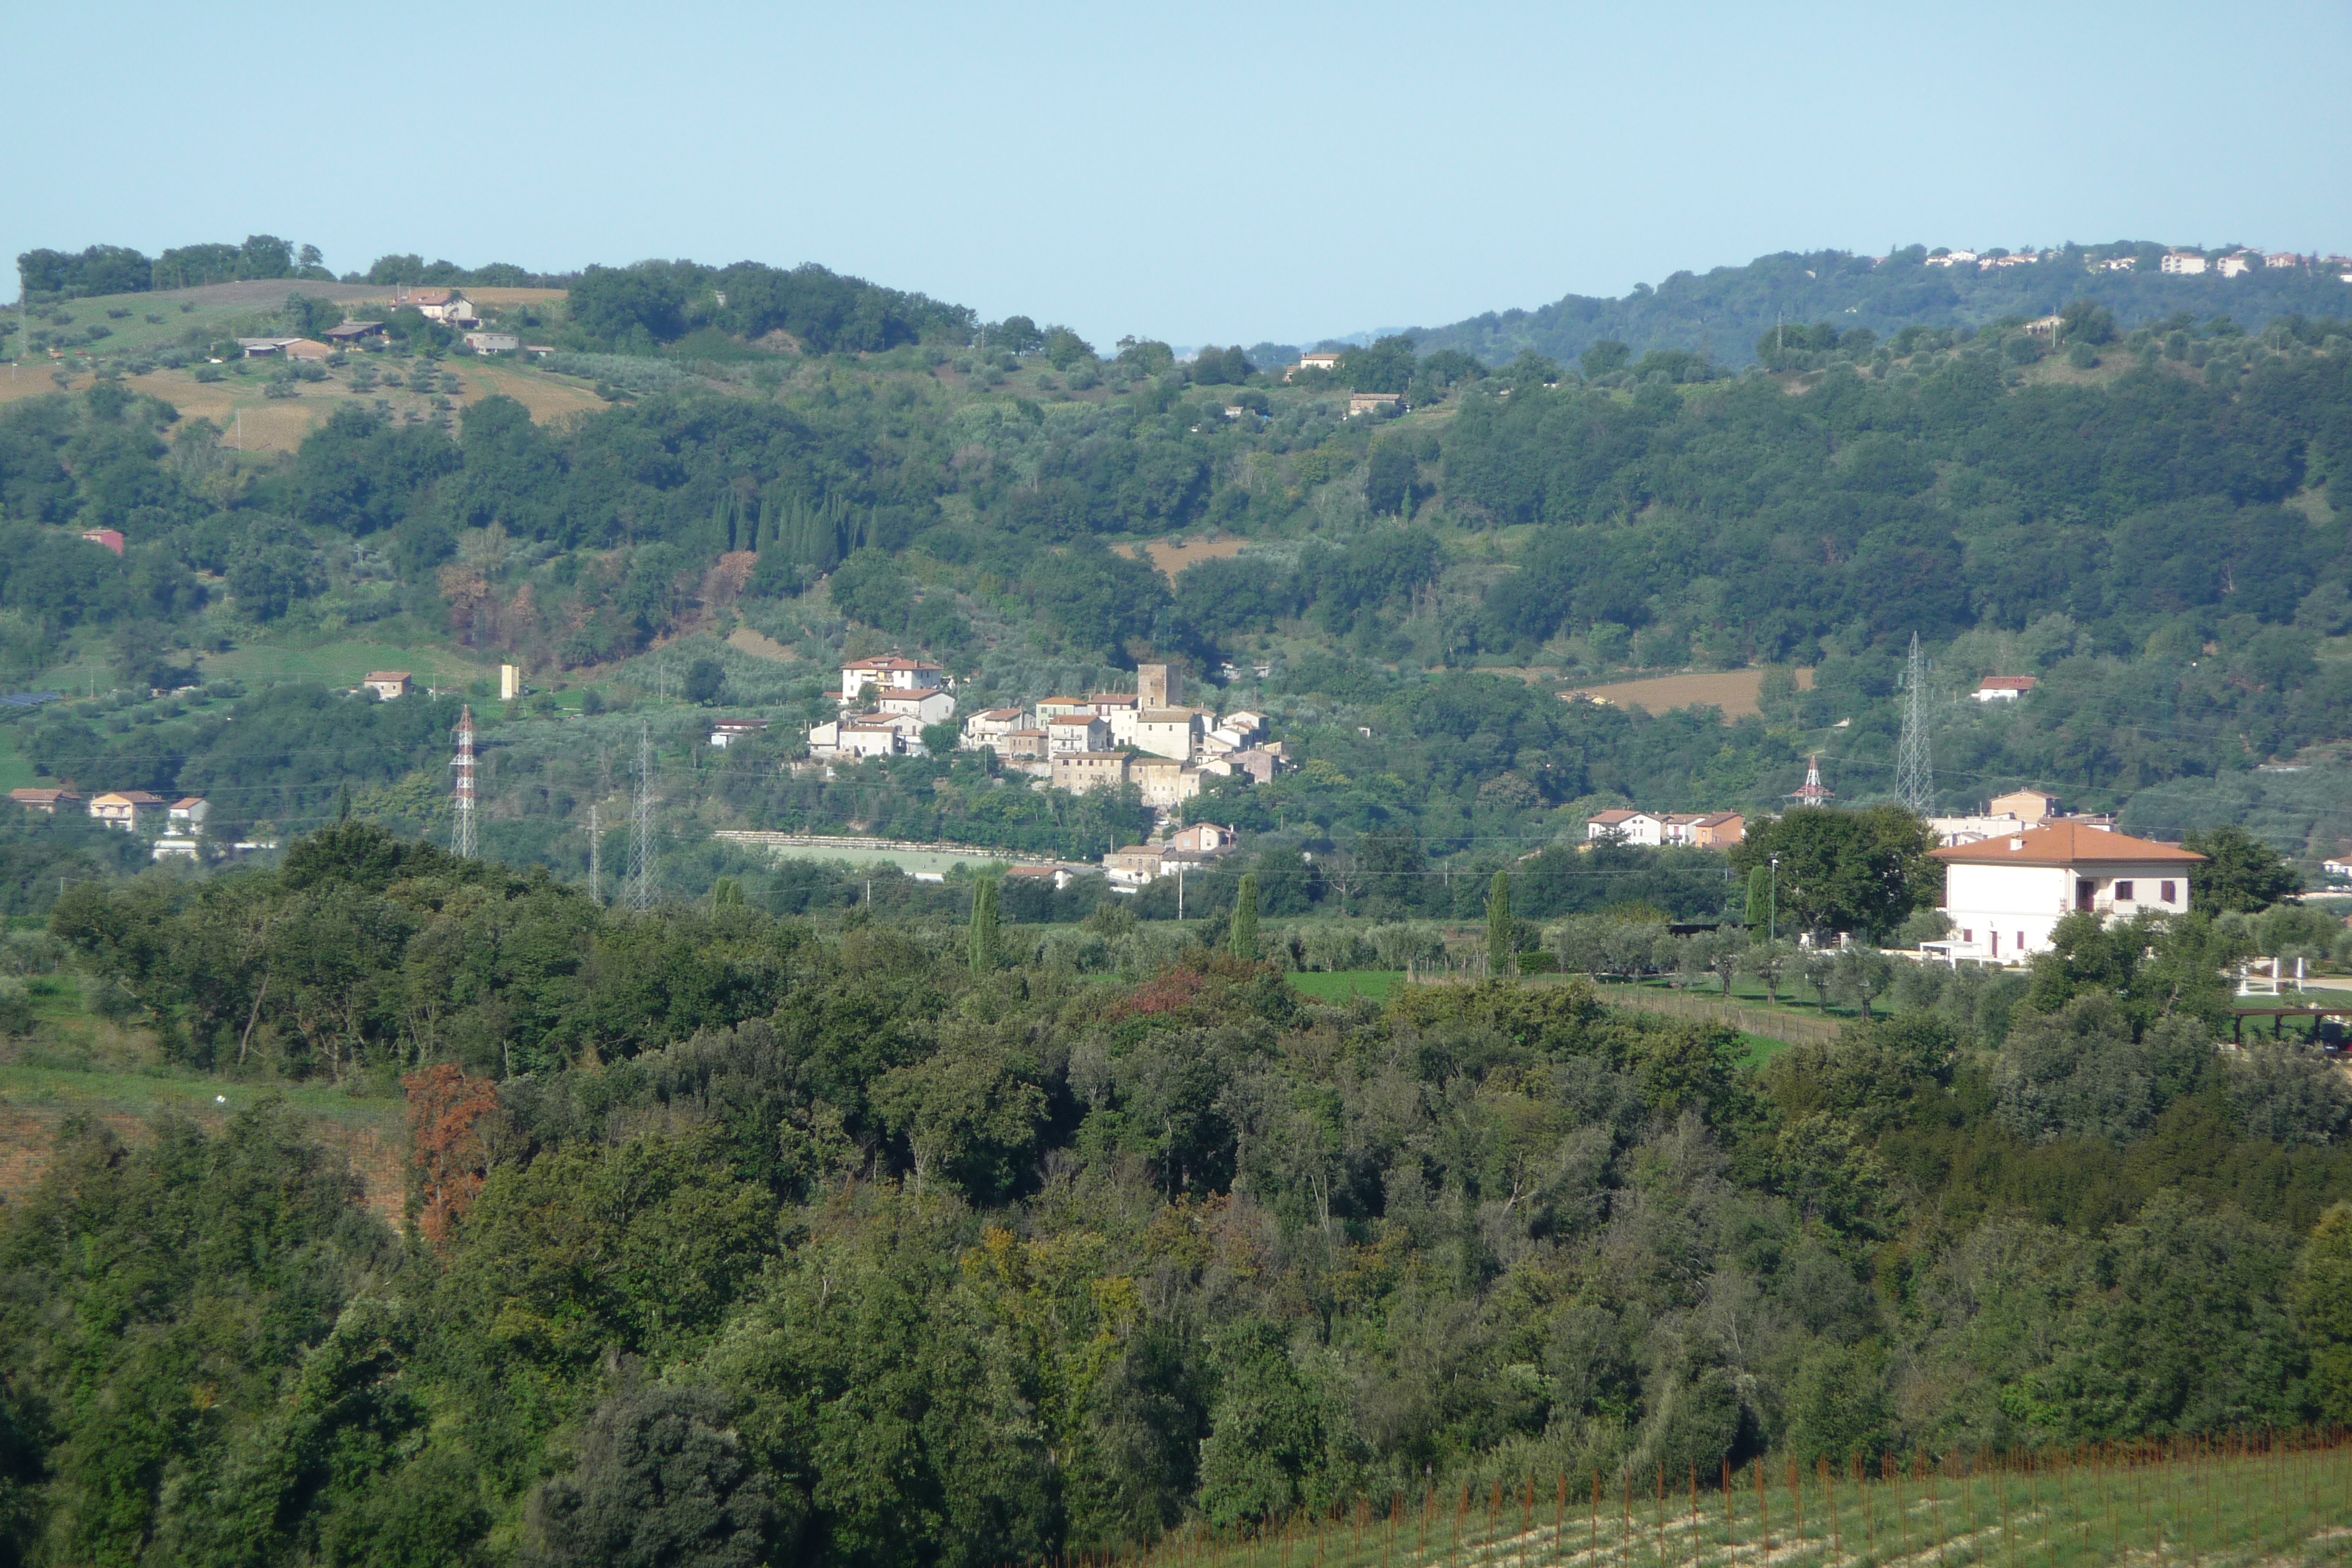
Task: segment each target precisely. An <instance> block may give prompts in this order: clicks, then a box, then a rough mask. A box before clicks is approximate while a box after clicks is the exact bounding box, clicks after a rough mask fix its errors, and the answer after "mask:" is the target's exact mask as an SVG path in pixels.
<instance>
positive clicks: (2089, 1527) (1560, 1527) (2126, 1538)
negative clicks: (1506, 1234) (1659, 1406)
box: [1121, 1434, 2352, 1568]
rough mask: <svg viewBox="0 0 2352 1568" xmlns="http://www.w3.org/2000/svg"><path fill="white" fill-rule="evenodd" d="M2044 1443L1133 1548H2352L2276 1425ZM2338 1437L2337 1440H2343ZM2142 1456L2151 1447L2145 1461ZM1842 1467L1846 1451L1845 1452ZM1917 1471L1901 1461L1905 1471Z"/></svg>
mask: <svg viewBox="0 0 2352 1568" xmlns="http://www.w3.org/2000/svg"><path fill="white" fill-rule="evenodd" d="M2210 1441H2211V1447H2210V1448H2206V1447H2203V1446H2202V1445H2200V1444H2194V1443H2189V1442H2184V1443H2181V1444H2179V1446H2178V1451H2179V1453H2181V1454H2182V1455H2184V1456H2186V1457H2183V1458H2159V1457H2158V1455H2159V1454H2161V1453H2162V1451H2163V1449H2162V1447H2159V1446H2158V1445H2155V1444H2151V1445H2149V1447H2148V1448H2147V1450H2144V1451H2141V1452H2139V1453H2137V1454H2135V1453H2134V1452H2132V1451H2131V1450H2129V1449H2127V1448H2123V1447H2115V1448H2103V1447H2090V1446H2086V1447H2084V1448H2081V1449H2076V1450H2074V1451H2072V1452H2067V1451H2063V1450H2062V1451H2058V1452H2053V1453H2042V1454H2036V1455H2032V1456H2013V1455H1990V1454H1987V1455H1948V1456H1946V1457H1944V1458H1942V1459H1940V1460H1937V1459H1931V1458H1927V1457H1926V1456H1923V1455H1913V1456H1911V1457H1910V1458H1909V1459H1908V1461H1907V1462H1906V1461H1904V1460H1902V1459H1900V1458H1898V1457H1895V1456H1888V1457H1886V1458H1884V1459H1882V1460H1881V1461H1879V1463H1878V1464H1877V1465H1875V1466H1873V1467H1871V1468H1877V1469H1879V1470H1880V1472H1881V1473H1880V1477H1879V1479H1873V1480H1870V1481H1867V1482H1863V1481H1860V1480H1858V1479H1856V1473H1857V1471H1859V1470H1860V1469H1861V1468H1862V1463H1861V1461H1860V1460H1859V1459H1856V1460H1854V1461H1853V1468H1846V1470H1845V1473H1844V1474H1839V1473H1838V1469H1837V1468H1832V1467H1831V1466H1829V1465H1827V1464H1822V1465H1819V1466H1817V1467H1814V1468H1812V1469H1811V1473H1810V1474H1808V1473H1806V1467H1801V1466H1800V1465H1799V1464H1798V1463H1797V1462H1796V1461H1794V1460H1793V1459H1785V1458H1774V1459H1771V1460H1762V1459H1759V1460H1757V1461H1754V1463H1753V1464H1752V1465H1751V1466H1749V1467H1746V1468H1741V1469H1736V1470H1730V1471H1728V1472H1727V1476H1728V1479H1729V1481H1730V1485H1728V1486H1724V1485H1723V1484H1722V1483H1723V1481H1724V1479H1726V1472H1718V1473H1717V1475H1714V1476H1710V1477H1708V1478H1707V1482H1706V1485H1705V1486H1704V1487H1702V1486H1700V1485H1699V1484H1698V1477H1697V1474H1696V1471H1695V1470H1687V1469H1686V1471H1685V1474H1684V1475H1683V1476H1681V1477H1677V1478H1675V1479H1674V1482H1673V1484H1671V1485H1669V1484H1668V1482H1667V1478H1666V1477H1665V1476H1664V1473H1663V1472H1654V1473H1653V1474H1651V1475H1648V1476H1644V1477H1642V1478H1640V1481H1639V1484H1638V1485H1636V1484H1635V1478H1633V1476H1631V1475H1630V1474H1617V1475H1612V1476H1610V1477H1608V1478H1607V1479H1603V1478H1602V1477H1601V1476H1600V1475H1598V1474H1593V1475H1591V1476H1585V1475H1579V1476H1576V1477H1573V1478H1571V1477H1569V1476H1567V1475H1562V1474H1553V1475H1548V1476H1545V1477H1542V1478H1541V1479H1538V1478H1536V1477H1534V1476H1521V1477H1515V1478H1511V1479H1498V1480H1495V1481H1491V1482H1489V1483H1488V1484H1486V1485H1485V1486H1481V1487H1477V1488H1470V1487H1465V1488H1463V1489H1461V1490H1460V1491H1458V1492H1452V1491H1450V1490H1449V1494H1448V1495H1446V1496H1443V1497H1441V1496H1439V1495H1438V1493H1437V1492H1436V1491H1435V1490H1434V1489H1431V1490H1429V1491H1426V1492H1425V1493H1423V1494H1421V1495H1417V1496H1415V1495H1399V1496H1396V1497H1393V1498H1391V1499H1387V1500H1382V1501H1374V1502H1371V1503H1369V1504H1367V1503H1365V1502H1359V1503H1358V1504H1356V1506H1355V1509H1354V1510H1353V1517H1352V1518H1349V1517H1345V1516H1343V1514H1342V1512H1341V1510H1339V1509H1337V1508H1335V1509H1333V1510H1332V1511H1331V1517H1330V1518H1328V1519H1314V1520H1309V1519H1307V1518H1306V1517H1304V1516H1303V1515H1302V1516H1298V1517H1294V1518H1292V1519H1288V1520H1285V1521H1277V1522H1276V1524H1274V1525H1273V1526H1271V1527H1269V1528H1262V1529H1261V1528H1254V1527H1249V1526H1244V1527H1243V1528H1241V1529H1239V1530H1234V1531H1213V1530H1205V1529H1200V1528H1197V1527H1196V1528H1195V1529H1192V1530H1188V1531H1181V1532H1179V1533H1178V1534H1176V1535H1174V1536H1171V1537H1169V1538H1167V1539H1164V1540H1162V1541H1161V1542H1160V1543H1159V1544H1158V1545H1157V1546H1155V1547H1153V1548H1151V1549H1150V1550H1149V1551H1146V1552H1139V1553H1136V1554H1134V1555H1133V1556H1132V1557H1129V1558H1124V1559H1122V1560H1121V1561H1122V1562H1127V1563H1135V1564H1139V1565H1141V1564H1159V1563H1167V1564H1170V1565H1171V1568H1176V1565H1180V1564H1181V1565H1182V1568H1308V1565H1309V1564H1310V1563H1311V1564H1314V1565H1316V1568H1682V1565H1685V1564H1687V1565H1689V1568H1711V1565H1722V1568H1728V1565H1731V1564H1757V1565H1769V1564H1779V1563H1790V1564H1795V1563H1806V1564H1813V1565H1817V1568H1882V1565H1884V1568H1964V1565H1967V1564H1982V1565H1983V1568H2061V1565H2063V1568H2089V1565H2091V1564H2105V1563H2115V1564H2126V1563H2128V1564H2137V1565H2141V1568H2155V1565H2158V1564H2162V1563H2178V1564H2181V1565H2183V1568H2294V1565H2300V1564H2307V1563H2308V1564H2316V1563H2341V1562H2344V1561H2345V1560H2346V1559H2347V1557H2352V1529H2347V1523H2352V1455H2347V1452H2346V1451H2345V1450H2344V1449H2343V1448H2342V1447H2334V1446H2330V1447H2318V1446H2315V1445H2316V1443H2317V1442H2318V1441H2319V1440H2318V1439H2313V1440H2312V1442H2313V1444H2314V1446H2308V1447H2281V1448H2280V1449H2276V1450H2268V1451H2265V1450H2266V1445H2267V1441H2268V1439H2267V1437H2266V1436H2263V1435H2256V1434H2245V1435H2233V1436H2229V1437H2225V1438H2220V1439H2213V1440H2210ZM2331 1441H2333V1440H2331ZM2135 1459H2137V1461H2138V1462H2134V1460H2135ZM1840 1468H1843V1467H1840ZM1906 1470H1907V1472H1908V1473H1907V1474H1906Z"/></svg>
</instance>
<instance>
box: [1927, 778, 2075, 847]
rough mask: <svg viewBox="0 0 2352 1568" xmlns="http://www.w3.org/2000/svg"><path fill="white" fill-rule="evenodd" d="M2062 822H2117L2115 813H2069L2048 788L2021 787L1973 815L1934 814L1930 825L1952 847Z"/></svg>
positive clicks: (1940, 839) (1943, 842)
mask: <svg viewBox="0 0 2352 1568" xmlns="http://www.w3.org/2000/svg"><path fill="white" fill-rule="evenodd" d="M2059 822H2070V823H2074V824H2076V825H2077V826H2084V827H2096V828H2100V829H2103V830H2104V829H2107V828H2112V827H2114V826H2115V825H2116V819H2115V818H2114V817H2112V816H2089V815H2086V814H2083V813H2076V812H2069V811H2068V810H2066V809H2065V807H2064V806H2063V805H2061V804H2060V803H2059V799H2058V797H2057V796H2056V795H2052V794H2051V793H2050V792H2049V791H2048V790H2040V789H2020V790H2011V792H2010V793H2009V794H2007V795H1995V796H1993V798H1992V799H1991V800H1990V802H1989V803H1987V805H1986V806H1985V808H1984V810H1983V811H1981V812H1979V813H1977V814H1976V815H1974V816H1931V817H1929V818H1928V819H1927V826H1929V827H1930V828H1932V829H1934V831H1935V834H1936V839H1937V842H1938V843H1939V844H1943V845H1945V846H1947V847H1951V846H1955V845H1964V844H1976V843H1980V842H1981V841H1983V840H1985V839H1988V838H2007V837H2012V836H2014V835H2016V834H2018V833H2021V832H2023V831H2024V830H2025V829H2026V828H2029V827H2039V826H2043V825H2044V824H2049V823H2059Z"/></svg>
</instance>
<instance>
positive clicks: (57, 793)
mask: <svg viewBox="0 0 2352 1568" xmlns="http://www.w3.org/2000/svg"><path fill="white" fill-rule="evenodd" d="M8 798H9V799H10V800H13V801H15V802H16V804H17V805H21V806H23V807H24V808H25V809H26V811H39V812H46V813H47V814H48V815H49V816H56V815H57V814H58V807H59V806H61V805H68V806H71V805H80V804H81V796H79V795H76V794H74V792H73V791H71V790H69V789H12V790H10V791H9V792H8Z"/></svg>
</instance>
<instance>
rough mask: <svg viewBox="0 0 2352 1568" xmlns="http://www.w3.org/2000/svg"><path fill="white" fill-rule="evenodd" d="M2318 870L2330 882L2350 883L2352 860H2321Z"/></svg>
mask: <svg viewBox="0 0 2352 1568" xmlns="http://www.w3.org/2000/svg"><path fill="white" fill-rule="evenodd" d="M2319 868H2320V869H2321V870H2322V871H2325V872H2326V873H2327V878H2328V880H2330V881H2332V882H2352V860H2322V861H2321V862H2320V863H2319Z"/></svg>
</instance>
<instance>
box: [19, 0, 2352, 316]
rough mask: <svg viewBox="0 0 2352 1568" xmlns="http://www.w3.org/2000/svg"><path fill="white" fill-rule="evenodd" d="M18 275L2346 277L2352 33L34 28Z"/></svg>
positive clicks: (1253, 301) (1907, 23) (1388, 301)
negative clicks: (1801, 253) (59, 251)
mask: <svg viewBox="0 0 2352 1568" xmlns="http://www.w3.org/2000/svg"><path fill="white" fill-rule="evenodd" d="M0 58H5V63H6V68H7V73H8V75H9V77H10V78H11V79H12V82H13V85H12V87H11V89H10V90H9V93H8V97H9V99H10V100H12V101H13V104H14V107H15V110H16V112H14V113H13V114H11V115H10V116H9V117H8V118H9V122H10V123H11V125H12V126H13V127H14V130H15V135H16V145H15V146H14V147H13V148H12V149H10V153H9V155H8V157H7V166H8V171H9V172H8V175H7V180H6V186H7V195H6V198H5V201H0V231H5V232H0V242H5V251H0V254H5V255H6V256H9V257H14V256H15V255H16V253H17V252H19V251H21V250H24V249H26V248H28V247H34V246H56V247H71V248H79V247H82V246H84V245H87V244H89V243H92V242H96V241H104V242H109V243H115V244H126V245H133V246H136V247H140V248H142V249H143V250H147V251H149V252H151V253H152V252H153V251H155V250H158V249H161V248H162V247H165V246H169V245H178V244H185V243H189V242H192V241H197V240H210V239H228V240H235V239H240V238H242V237H244V236H245V235H247V234H248V233H252V232H257V231H258V232H268V233H275V234H278V235H281V236H283V237H286V238H289V239H290V240H294V241H296V242H298V243H299V242H304V241H309V242H311V243H315V244H317V245H318V246H320V247H321V248H322V249H323V250H324V251H325V252H326V254H327V260H328V264H329V265H330V266H331V267H333V268H336V270H338V271H344V270H351V269H354V268H364V267H365V266H366V265H367V264H368V263H369V261H371V260H372V259H373V258H375V257H376V256H378V255H379V254H382V253H384V252H387V251H408V250H415V251H419V252H422V253H423V254H424V255H425V257H426V258H428V259H430V258H436V257H447V258H450V259H452V260H455V261H457V262H459V263H461V264H467V265H474V264H478V263H481V262H485V261H489V260H507V261H514V262H519V263H520V264H522V265H524V266H527V267H532V268H547V269H558V268H572V267H576V266H580V265H583V264H585V263H588V262H592V261H604V262H625V261H628V260H632V259H635V258H642V257H646V256H656V255H658V256H688V257H693V258H698V259H701V260H706V261H712V262H727V261H733V260H740V259H746V258H749V259H756V260H763V261H770V262H775V263H780V264H789V263H794V262H799V261H803V260H814V261H820V262H823V263H824V264H825V265H827V266H829V267H833V268H838V269H841V270H844V271H850V272H856V273H858V274H861V275H863V276H866V277H867V278H870V279H875V280H876V281H877V282H884V283H888V284H890V285H893V286H896V287H900V288H908V289H922V290H924V291H926V292H928V293H931V294H935V295H938V296H940V297H942V298H946V299H950V300H958V301H961V302H962V303H966V304H969V305H971V306H973V307H974V308H976V309H977V310H980V311H981V312H982V314H983V315H984V316H988V317H1001V316H1003V315H1006V314H1010V313H1013V312H1015V311H1019V312H1025V313H1027V314H1030V315H1032V316H1034V317H1036V318H1037V319H1039V320H1041V321H1067V322H1069V323H1070V324H1072V325H1074V326H1076V327H1077V328H1078V329H1079V330H1080V331H1083V332H1085V333H1086V334H1087V336H1088V337H1090V338H1092V339H1094V340H1095V341H1096V342H1097V344H1098V345H1100V344H1103V343H1107V342H1109V341H1111V340H1113V339H1116V338H1117V337H1118V336H1119V335H1121V334H1122V333H1128V332H1133V333H1136V334H1138V335H1143V336H1154V337H1161V338H1166V339H1168V340H1170V341H1172V342H1179V343H1193V342H1203V341H1215V342H1234V341H1238V342H1256V341H1260V340H1263V339H1267V338H1272V339H1275V340H1277V341H1282V342H1301V341H1307V340H1311V339H1313V338H1315V337H1317V336H1318V335H1322V334H1327V333H1328V334H1339V333H1344V332H1349V331H1358V330H1361V329H1366V328H1372V327H1379V326H1387V325H1397V324H1403V323H1408V322H1418V323H1427V324H1434V323H1437V322H1442V321H1453V320H1456V319H1459V318H1461V317H1463V316H1465V315H1470V314H1475V312H1477V311H1480V310H1496V309H1504V308H1507V307H1510V306H1513V305H1523V306H1531V305H1537V304H1541V303H1543V302H1545V301H1548V300H1554V299H1557V298H1559V296H1560V295H1561V294H1563V293H1567V292H1570V291H1575V292H1580V293H1604V294H1620V293H1622V292H1624V291H1625V290H1626V289H1629V288H1630V287H1632V285H1633V284H1634V283H1636V282H1639V281H1648V282H1655V281H1657V280H1658V279H1661V278H1663V277H1664V276H1665V275H1666V274H1667V273H1670V272H1673V271H1675V270H1678V269H1682V268H1693V269H1704V268H1708V267H1712V266H1717V265H1721V264H1724V263H1736V262H1741V261H1745V260H1747V259H1748V258H1751V257H1753V256H1756V255H1759V254H1761V253H1764V252H1768V251H1773V250H1781V249H1811V248H1819V247H1840V248H1847V249H1853V250H1858V251H1868V252H1879V251H1883V250H1884V249H1885V248H1886V247H1888V246H1889V245H1893V244H1908V243H1912V242H1919V243H1924V244H1927V245H1931V246H1932V245H1939V244H1940V245H1953V246H1961V245H1966V246H1973V247H1987V246H1994V245H2005V246H2008V247H2011V248H2012V249H2014V248H2018V247H2022V246H2027V245H2036V246H2038V245H2042V244H2048V243H2053V242H2057V241H2062V240H2065V239H2069V238H2072V239H2077V240H2082V241H2085V242H2089V241H2093V240H2103V239H2112V238H2118V237H2135V238H2151V239H2159V240H2164V241H2167V242H2171V243H2185V244H2206V245H2218V244H2221V243H2223V242H2224V241H2231V240H2243V241H2245V242H2248V243H2252V244H2257V245H2263V246H2268V247H2291V248H2296V249H2309V248H2315V247H2316V248H2321V249H2327V250H2346V251H2352V137H2347V134H2346V132H2345V127H2344V123H2343V119H2342V114H2343V106H2344V102H2345V97H2344V94H2345V86H2346V79H2347V78H2346V70H2347V62H2352V5H2347V3H2346V0H2283V3H2275V4H2267V3H2263V0H2237V3H2235V4H2219V3H2216V0H2192V3H2180V0H2136V3H2132V4H2077V5H2063V4H2060V5H2052V4H2047V3H2043V4H2032V5H2024V4H2009V3H2000V0H1988V3H1961V4H1947V5H1932V6H1929V5H1899V4H1891V3H1882V4H1878V5H1867V6H1864V5H1837V4H1814V5H1772V4H1729V5H1626V4H1622V0H1621V3H1618V4H1611V5H1591V4H1556V5H1481V4H1476V3H1475V0H1474V3H1462V0H1454V3H1442V4H1426V3H1424V4H1420V5H1392V4H1385V3H1361V0H1359V3H1354V4H1346V5H1325V4H1295V5H1213V4H1211V5H1204V4H1199V3H1197V0H1195V3H1192V4H1187V5H1167V6H1157V7H1143V6H1135V5H1102V4H1093V5H1028V6H1006V5H998V6H989V5H952V6H950V5H921V4H891V3H887V0H881V3H876V0H867V3H866V4H858V5H827V6H823V7H809V6H798V5H709V4H697V3H695V0H679V3H676V4H670V5H652V6H648V5H616V4H612V3H610V0H573V3H570V4H564V5H492V6H480V5H468V6H462V7H460V6H450V5H435V4H425V5H395V6H390V7H383V6H371V7H366V8H353V7H322V6H317V5H272V4H248V5H234V6H226V7H224V6H202V7H192V6H187V5H168V6H167V5H157V4H150V3H137V4H133V5H129V6H127V7H119V8H115V9H112V10H106V11H103V12H100V11H92V10H87V9H81V8H76V7H71V6H43V7H39V8H37V10H35V11H30V12H28V13H26V15H24V16H19V18H18V20H17V22H16V25H15V26H12V28H11V29H10V34H9V37H8V40H7V42H6V44H5V46H0Z"/></svg>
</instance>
